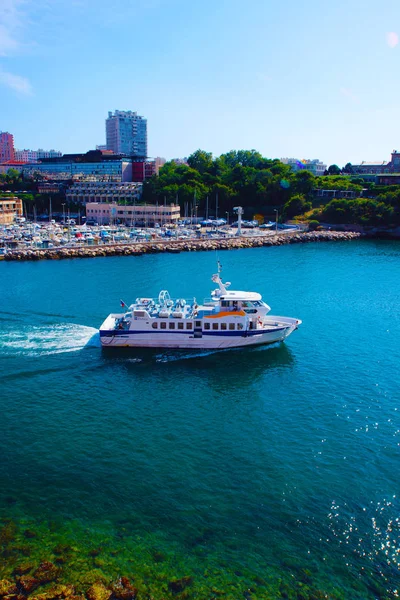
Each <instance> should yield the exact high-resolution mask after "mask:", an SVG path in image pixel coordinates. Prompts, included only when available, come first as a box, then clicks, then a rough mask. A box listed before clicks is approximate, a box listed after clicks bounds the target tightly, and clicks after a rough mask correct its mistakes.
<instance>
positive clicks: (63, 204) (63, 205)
mask: <svg viewBox="0 0 400 600" xmlns="http://www.w3.org/2000/svg"><path fill="white" fill-rule="evenodd" d="M62 207H63V225H65V202H63V203H62Z"/></svg>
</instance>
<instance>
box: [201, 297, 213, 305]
mask: <svg viewBox="0 0 400 600" xmlns="http://www.w3.org/2000/svg"><path fill="white" fill-rule="evenodd" d="M215 302H216V301H215V300H214V299H213V298H204V300H203V304H204V306H214V305H215Z"/></svg>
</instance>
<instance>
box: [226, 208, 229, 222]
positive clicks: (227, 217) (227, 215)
mask: <svg viewBox="0 0 400 600" xmlns="http://www.w3.org/2000/svg"><path fill="white" fill-rule="evenodd" d="M225 214H226V224H227V225H229V211H226V213H225Z"/></svg>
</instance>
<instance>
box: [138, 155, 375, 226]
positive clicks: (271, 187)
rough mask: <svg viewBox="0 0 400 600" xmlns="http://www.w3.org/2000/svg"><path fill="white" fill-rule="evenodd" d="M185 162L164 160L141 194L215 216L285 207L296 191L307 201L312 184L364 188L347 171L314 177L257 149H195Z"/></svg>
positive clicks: (248, 214)
mask: <svg viewBox="0 0 400 600" xmlns="http://www.w3.org/2000/svg"><path fill="white" fill-rule="evenodd" d="M187 163H188V164H187V165H185V164H176V163H174V162H172V161H171V162H167V163H166V164H165V165H164V166H163V167H162V168H161V169H160V172H159V175H158V176H153V177H152V178H151V179H149V180H147V181H145V183H144V186H143V199H144V200H145V201H147V202H150V203H154V202H158V203H163V202H167V203H171V202H177V203H179V205H180V207H181V211H182V214H191V213H193V214H194V213H195V212H197V213H198V214H199V215H204V214H205V211H206V207H207V205H208V207H209V214H210V215H213V216H215V217H217V216H219V217H224V216H225V214H226V213H228V212H229V213H231V211H232V208H233V207H234V206H238V205H239V206H242V207H243V208H244V211H245V217H246V218H250V217H252V216H253V215H254V214H256V213H260V214H264V215H270V214H273V211H274V209H278V210H279V211H283V208H284V206H285V205H286V204H287V203H289V202H290V201H291V199H292V198H293V197H294V196H298V195H300V196H301V197H302V198H304V199H305V201H306V202H311V201H312V199H313V197H314V194H313V191H314V190H315V189H335V190H350V191H354V192H355V193H356V194H357V195H358V194H360V193H361V190H362V188H363V184H362V181H360V180H358V181H353V180H352V179H351V178H350V177H348V176H341V175H332V176H331V177H315V176H314V175H313V174H312V173H311V172H310V171H307V170H306V169H302V170H299V171H297V172H293V171H292V169H291V168H290V166H289V165H286V164H283V163H282V162H281V161H280V160H278V159H268V158H264V157H263V156H262V155H261V154H260V153H259V152H256V151H255V150H239V151H234V150H232V151H231V152H228V153H226V154H222V155H221V156H219V157H215V158H214V157H213V155H212V154H211V152H205V151H204V150H197V151H196V152H194V153H193V154H191V155H190V156H189V158H188V160H187ZM307 206H308V205H307ZM217 210H218V215H217V214H216V212H217ZM287 212H291V211H287ZM290 216H294V215H290Z"/></svg>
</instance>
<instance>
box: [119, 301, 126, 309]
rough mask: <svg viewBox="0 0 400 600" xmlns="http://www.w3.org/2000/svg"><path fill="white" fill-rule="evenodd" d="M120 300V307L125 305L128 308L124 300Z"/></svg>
mask: <svg viewBox="0 0 400 600" xmlns="http://www.w3.org/2000/svg"><path fill="white" fill-rule="evenodd" d="M120 302H121V306H122V308H124V307H125V306H126V308H128V306H127V305H126V304H125V302H124V301H123V300H120Z"/></svg>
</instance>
